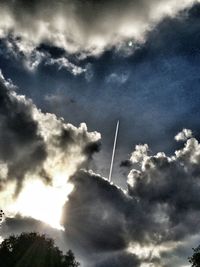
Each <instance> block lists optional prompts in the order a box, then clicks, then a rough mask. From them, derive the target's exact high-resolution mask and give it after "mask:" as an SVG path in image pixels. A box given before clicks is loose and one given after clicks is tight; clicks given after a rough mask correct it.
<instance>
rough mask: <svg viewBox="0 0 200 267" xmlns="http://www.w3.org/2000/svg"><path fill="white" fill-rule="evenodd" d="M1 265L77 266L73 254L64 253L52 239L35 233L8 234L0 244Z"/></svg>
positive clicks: (30, 266) (15, 266) (32, 266)
mask: <svg viewBox="0 0 200 267" xmlns="http://www.w3.org/2000/svg"><path fill="white" fill-rule="evenodd" d="M0 266H1V267H78V266H79V263H78V262H76V260H75V257H74V254H73V252H72V251H71V250H69V251H68V252H67V253H66V255H63V253H62V252H61V251H60V250H59V248H58V247H56V246H55V244H54V241H53V239H51V238H47V237H46V236H45V235H39V234H37V233H22V234H21V235H19V236H10V237H9V238H7V239H5V240H4V241H3V242H2V243H1V244H0Z"/></svg>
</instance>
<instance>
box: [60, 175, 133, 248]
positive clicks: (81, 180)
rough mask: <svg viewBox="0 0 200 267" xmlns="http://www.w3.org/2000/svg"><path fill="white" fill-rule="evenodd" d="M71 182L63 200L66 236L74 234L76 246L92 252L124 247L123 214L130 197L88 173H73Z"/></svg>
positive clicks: (100, 178)
mask: <svg viewBox="0 0 200 267" xmlns="http://www.w3.org/2000/svg"><path fill="white" fill-rule="evenodd" d="M71 182H72V183H73V184H74V185H75V190H74V191H73V193H72V194H71V195H70V197H69V202H68V203H66V207H65V211H64V212H65V213H66V214H67V216H66V217H63V224H64V225H65V226H66V230H67V232H66V234H67V238H69V237H71V238H72V240H73V239H74V236H77V237H78V239H79V245H80V248H81V247H82V249H86V250H88V251H89V250H91V251H92V252H99V251H104V252H105V251H112V250H120V249H123V248H124V247H126V246H127V240H126V239H127V238H128V237H126V235H127V233H126V225H125V224H126V220H125V218H124V216H125V215H124V213H125V210H126V208H127V209H128V207H131V206H129V205H130V204H129V201H130V200H129V199H128V198H126V196H125V195H124V193H123V192H122V191H121V190H119V189H118V188H117V187H115V186H114V185H113V186H112V185H110V184H109V182H108V181H107V180H104V179H103V178H102V177H100V176H96V175H95V174H92V173H88V172H83V171H82V172H79V173H76V174H75V175H74V177H72V178H71ZM127 212H128V210H127ZM108 236H109V238H108Z"/></svg>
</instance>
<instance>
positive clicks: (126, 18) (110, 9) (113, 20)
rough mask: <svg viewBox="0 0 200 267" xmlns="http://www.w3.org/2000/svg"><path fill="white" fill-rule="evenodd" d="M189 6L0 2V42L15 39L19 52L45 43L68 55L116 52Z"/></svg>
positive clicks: (131, 0) (129, 0)
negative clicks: (10, 36) (7, 38)
mask: <svg viewBox="0 0 200 267" xmlns="http://www.w3.org/2000/svg"><path fill="white" fill-rule="evenodd" d="M194 2H198V0H196V1H192V0H187V1H172V0H162V1H158V0H151V1H149V0H142V1H139V0H126V1H123V2H122V1H112V0H109V1H93V0H89V1H82V0H76V1H71V0H64V1H53V0H51V1H46V0H42V1H39V0H35V1H31V2H30V1H23V0H15V1H11V0H9V1H1V3H0V15H1V18H2V20H1V22H0V31H1V36H5V35H7V34H8V33H13V34H14V35H15V36H18V37H21V38H22V40H23V42H22V43H21V44H20V47H21V50H22V51H23V50H26V51H29V52H30V50H33V48H34V47H36V46H37V45H39V44H41V43H50V44H52V45H56V46H59V47H63V48H64V49H65V50H66V51H67V52H69V53H81V54H82V55H84V54H92V55H95V54H99V53H101V52H103V51H104V50H105V49H108V48H110V47H112V46H115V47H118V48H120V47H121V46H123V42H124V41H126V40H130V39H132V40H136V41H143V40H144V36H145V33H146V31H148V30H149V29H151V27H153V26H154V25H155V24H156V23H157V22H158V21H159V20H161V19H162V18H163V17H164V16H166V15H170V16H174V15H176V13H177V12H178V11H180V10H181V9H183V8H186V7H189V6H191V5H192V4H193V3H194ZM18 40H19V39H18ZM129 44H130V42H129ZM131 44H132V43H131ZM131 46H132V45H131ZM125 50H126V48H125Z"/></svg>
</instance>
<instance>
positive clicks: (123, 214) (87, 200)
mask: <svg viewBox="0 0 200 267" xmlns="http://www.w3.org/2000/svg"><path fill="white" fill-rule="evenodd" d="M184 132H185V130H183V133H184ZM179 135H181V133H180V134H179ZM147 150H148V146H147V145H144V146H142V145H139V146H137V147H136V151H134V152H133V153H132V156H131V161H132V162H133V163H132V164H138V169H137V170H136V169H133V170H132V171H131V172H130V174H129V177H128V194H125V193H124V192H123V191H122V190H121V189H119V188H118V187H116V186H114V185H112V184H110V183H109V182H108V181H107V180H105V179H104V178H102V177H101V176H98V175H95V174H93V173H91V172H86V171H81V172H77V173H75V175H74V176H73V177H72V178H71V180H70V181H71V182H72V183H73V184H74V186H75V188H74V191H73V192H72V193H71V194H70V196H69V201H68V202H67V203H66V205H65V208H64V214H63V220H62V223H63V225H64V226H65V229H66V240H68V242H69V244H70V245H71V246H72V247H73V248H75V249H77V250H78V251H80V252H81V253H82V255H86V257H87V255H90V256H91V255H92V254H94V255H96V262H97V263H96V264H97V266H112V264H113V266H118V265H117V264H118V260H119V262H120V263H121V265H122V263H123V262H126V259H127V261H128V262H129V263H130V262H132V264H133V266H134V264H137V258H135V257H136V256H135V255H137V257H139V259H140V261H141V262H143V263H152V264H154V265H153V266H160V265H162V264H167V261H168V260H170V257H172V254H173V249H174V248H175V247H176V248H178V247H179V246H182V245H183V244H184V243H185V242H186V241H187V240H189V239H190V238H191V237H192V236H195V234H198V233H199V228H198V225H199V223H200V220H199V218H200V213H199V209H200V198H199V190H200V188H199V185H200V180H199V179H200V168H199V163H200V145H199V143H198V141H197V140H196V139H195V138H193V137H192V138H189V139H188V140H187V141H186V143H185V145H184V147H183V148H182V149H180V150H177V151H176V152H175V154H174V155H172V156H171V157H167V156H166V155H165V154H164V153H158V154H157V155H153V156H149V154H148V153H147ZM142 153H143V155H142ZM140 167H141V169H140ZM77 240H78V241H77ZM190 242H191V241H190ZM138 245H139V246H140V248H139V249H137V246H138ZM145 250H147V251H148V252H146V254H145ZM108 252H109V253H110V256H111V255H112V253H116V255H115V256H116V257H115V256H113V257H112V260H111V258H110V259H109V258H106V256H105V255H104V253H108ZM130 252H131V254H129V253H130ZM101 253H102V255H104V257H103V256H102V257H103V258H104V260H102V261H100V262H98V257H97V255H101ZM174 253H177V257H179V252H178V250H176V251H175V252H174ZM188 253H189V252H188ZM120 255H121V256H120ZM131 255H132V256H131ZM90 256H88V257H90ZM118 256H119V257H118ZM129 256H130V257H132V260H133V259H136V263H134V260H133V261H132V260H131V259H130V261H129V260H128V258H129ZM180 260H182V261H184V260H183V259H177V262H180ZM185 260H187V256H186V257H185ZM120 263H119V266H120ZM95 266H96V265H95ZM136 266H137V265H136ZM166 266H167V265H166Z"/></svg>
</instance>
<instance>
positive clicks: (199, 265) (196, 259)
mask: <svg viewBox="0 0 200 267" xmlns="http://www.w3.org/2000/svg"><path fill="white" fill-rule="evenodd" d="M193 251H194V253H193V255H192V257H190V258H189V262H190V263H191V264H192V267H200V246H198V247H197V248H193Z"/></svg>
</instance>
